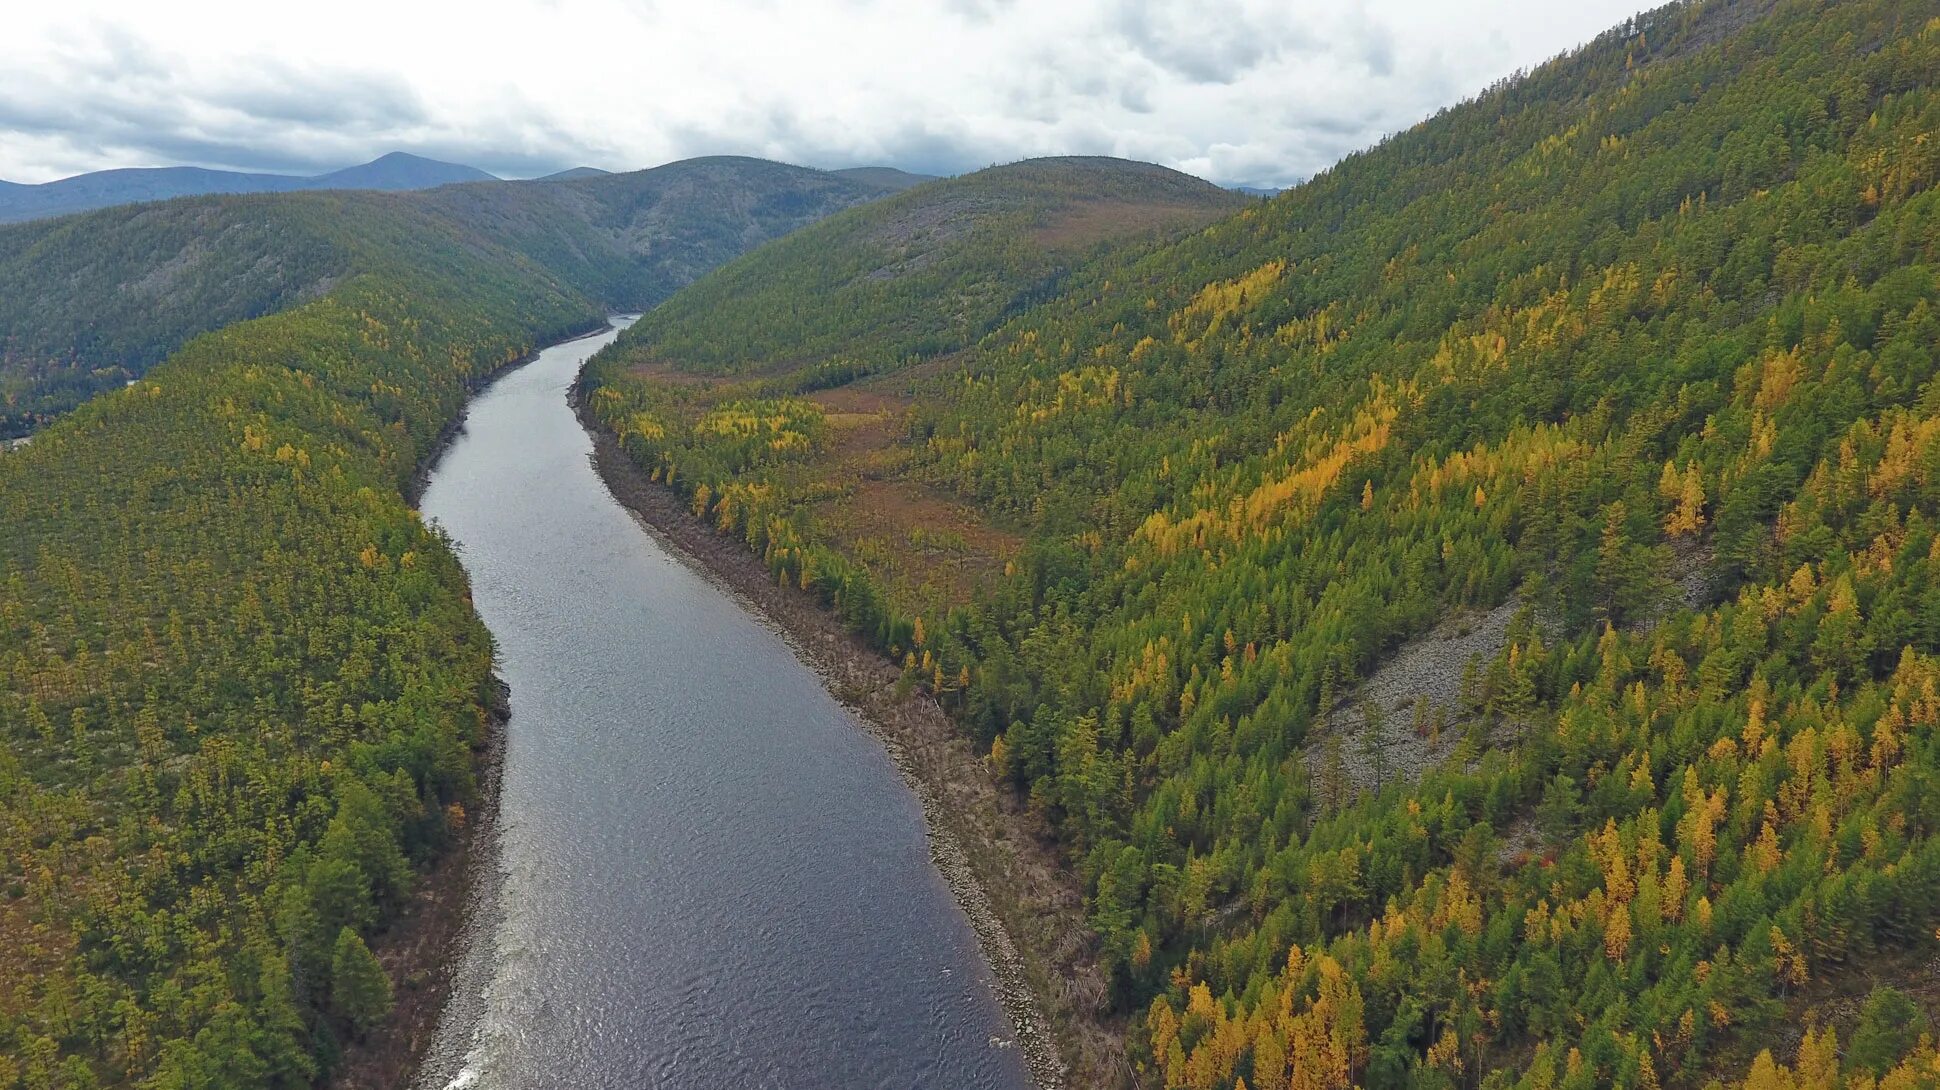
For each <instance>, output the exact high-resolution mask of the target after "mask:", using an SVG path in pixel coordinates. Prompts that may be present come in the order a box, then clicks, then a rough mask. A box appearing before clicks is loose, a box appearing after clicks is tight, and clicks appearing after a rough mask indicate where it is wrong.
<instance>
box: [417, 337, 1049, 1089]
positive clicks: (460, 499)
mask: <svg viewBox="0 0 1940 1090" xmlns="http://www.w3.org/2000/svg"><path fill="white" fill-rule="evenodd" d="M612 337H613V333H611V332H608V333H605V334H602V335H600V336H598V337H592V338H587V339H584V340H578V341H573V342H570V343H568V344H564V345H560V346H558V347H555V348H551V349H548V350H546V351H545V352H543V353H541V354H540V356H539V359H538V360H537V361H536V362H534V363H532V364H530V365H528V366H526V367H523V368H521V369H520V370H518V371H514V372H512V373H511V374H509V375H507V376H505V377H504V378H502V379H500V380H499V381H498V382H497V383H496V384H495V385H493V386H492V387H491V388H490V389H489V390H487V391H486V392H485V393H484V394H482V395H481V396H480V397H479V398H478V399H477V400H476V401H475V402H474V403H473V405H472V408H471V413H470V417H469V419H468V422H467V425H466V429H465V433H464V434H463V435H462V436H461V437H460V438H459V439H458V440H457V442H456V443H455V444H453V446H452V447H451V449H450V450H449V451H448V452H447V454H446V455H445V457H444V458H443V459H442V461H441V462H440V463H439V465H438V468H437V470H436V472H435V473H434V475H433V477H432V481H431V485H430V488H429V489H428V490H427V491H426V493H425V495H424V500H423V509H424V512H425V514H426V515H427V517H430V518H432V519H435V520H436V521H438V522H439V523H441V524H443V526H444V527H445V528H446V529H447V530H448V531H449V532H450V533H451V534H452V536H453V537H454V538H455V539H456V541H457V543H458V546H459V550H460V553H461V555H462V556H463V558H464V561H465V566H466V568H467V569H469V571H470V572H471V577H472V584H473V591H474V595H475V598H476V601H477V604H478V609H479V612H480V613H481V614H482V615H483V616H484V618H485V621H486V623H487V624H489V625H490V626H491V629H492V632H493V634H494V635H495V636H496V637H497V639H498V642H499V650H500V659H501V668H502V671H503V673H504V676H505V679H506V680H507V681H508V682H510V683H511V686H512V718H511V723H510V725H509V727H508V740H507V747H506V760H505V775H504V786H503V793H502V801H501V818H500V832H501V839H502V853H503V855H502V860H501V863H502V867H503V871H504V875H503V879H502V882H501V883H500V887H499V889H498V891H497V894H496V905H495V911H494V912H493V913H491V914H488V915H487V917H486V923H485V925H484V926H482V927H481V928H480V931H479V935H478V937H477V938H475V940H474V944H473V945H474V949H473V950H472V951H471V954H470V956H469V959H468V963H467V964H466V965H465V966H464V967H462V968H461V970H460V972H459V978H458V984H457V987H456V989H455V990H456V993H457V994H456V995H455V996H454V1000H453V1009H452V1011H451V1012H450V1013H449V1014H448V1016H447V1018H446V1025H445V1026H444V1028H443V1030H442V1032H441V1045H440V1048H439V1049H438V1050H437V1053H436V1055H434V1057H433V1060H432V1061H431V1063H430V1064H429V1067H428V1070H427V1085H429V1086H431V1087H433V1088H434V1090H435V1088H436V1087H438V1086H443V1085H447V1084H454V1085H458V1086H477V1087H481V1088H500V1087H503V1088H508V1090H512V1088H527V1087H531V1088H538V1087H575V1088H577V1087H587V1088H596V1087H717V1086H721V1087H730V1086H731V1087H898V1088H900V1087H952V1088H953V1087H1022V1086H1026V1085H1028V1079H1027V1077H1026V1075H1025V1072H1024V1065H1023V1061H1022V1059H1021V1057H1020V1056H1019V1054H1018V1052H1017V1050H1016V1049H1015V1048H1014V1047H1010V1044H1009V1036H1010V1030H1009V1026H1008V1023H1007V1022H1006V1021H1005V1019H1004V1017H1003V1014H1002V1011H1001V1009H1000V1008H999V1007H998V1005H997V1003H996V1000H995V999H994V997H993V995H992V991H991V982H990V978H989V972H988V970H987V969H986V968H985V967H984V966H983V963H982V960H981V959H980V957H979V956H978V952H977V946H976V938H975V935H974V934H973V933H972V932H971V930H970V927H969V924H968V922H967V921H966V920H965V919H964V917H963V914H962V913H961V912H960V911H959V910H958V908H957V907H956V904H955V901H954V900H953V899H952V897H951V895H950V892H949V890H948V888H947V887H946V886H945V885H944V883H943V881H942V879H941V878H940V877H939V876H938V875H937V873H936V871H935V870H934V868H932V867H931V865H930V861H929V855H928V850H927V847H926V844H925V839H924V832H923V821H922V813H921V810H920V807H919V806H918V804H917V802H916V800H915V798H914V797H913V796H912V795H911V794H910V792H909V791H908V789H907V788H906V787H905V786H904V785H903V783H902V782H901V780H900V779H899V778H898V776H897V774H896V771H895V769H894V768H893V767H892V766H891V765H890V763H889V761H888V759H887V757H886V756H885V755H884V753H883V751H882V749H881V747H880V746H879V745H878V744H877V743H876V742H874V741H873V740H872V739H871V738H869V737H868V736H867V735H865V734H864V733H863V732H862V731H861V730H860V729H859V728H858V726H857V725H856V724H855V723H854V722H852V721H851V719H850V718H849V715H848V713H847V712H846V711H844V710H843V708H842V707H841V706H840V705H838V704H836V703H835V701H834V700H833V699H832V698H830V697H829V695H828V694H827V693H826V692H825V691H824V690H823V688H822V687H821V685H820V683H819V681H818V680H817V678H816V676H815V675H814V674H813V673H811V672H810V671H809V670H808V669H807V668H806V667H804V666H803V665H802V664H801V663H800V662H799V661H798V660H797V659H796V658H795V657H794V656H793V655H792V654H791V653H790V651H789V650H788V648H787V646H786V645H785V644H784V643H783V642H782V640H781V639H780V637H778V636H777V635H776V634H775V633H773V632H772V631H771V630H769V629H768V628H766V627H764V626H763V625H762V624H761V623H760V622H758V621H756V620H755V619H754V618H753V617H751V616H749V615H748V613H747V612H745V611H744V610H743V609H742V608H741V606H740V605H738V604H737V603H736V602H734V601H733V600H732V599H730V598H728V597H727V596H725V595H724V594H722V593H721V591H719V590H718V589H716V588H715V587H714V586H712V585H711V584H710V583H708V582H707V581H706V580H705V579H703V578H701V577H700V576H699V575H697V574H696V573H694V572H693V571H691V570H689V569H688V568H687V567H685V566H684V565H683V564H681V563H680V562H679V561H677V560H675V559H673V558H672V557H671V556H669V555H668V554H667V553H666V552H665V551H664V550H663V549H662V548H661V547H660V545H659V544H658V543H657V542H656V541H655V540H654V539H653V538H652V537H651V536H649V535H648V534H647V533H646V532H645V531H643V530H642V529H641V528H640V527H639V526H638V525H637V524H636V523H635V522H634V521H633V519H632V518H631V516H630V515H628V514H627V513H626V512H625V511H624V510H623V509H622V508H620V506H619V505H618V504H616V503H615V502H614V501H613V499H612V498H611V497H610V496H609V495H608V494H607V491H606V488H605V486H604V485H603V484H602V483H601V482H600V480H599V478H598V477H597V476H596V475H595V474H594V472H593V470H592V468H591V466H590V463H589V461H588V457H589V453H590V450H591V443H590V442H589V440H588V438H587V436H586V434H585V432H584V431H583V430H582V429H581V428H580V426H579V424H578V422H577V421H576V420H575V419H574V417H573V415H572V413H571V411H570V409H569V408H568V406H567V404H566V388H567V386H568V385H569V384H570V383H571V381H572V379H573V376H574V374H575V373H576V372H577V370H578V368H579V365H580V363H581V361H583V360H584V359H585V357H586V356H588V355H590V354H591V353H592V352H593V351H594V350H596V349H597V348H599V347H600V346H602V345H604V344H606V343H607V342H608V341H610V340H611V339H612Z"/></svg>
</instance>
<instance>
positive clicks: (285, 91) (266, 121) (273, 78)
mask: <svg viewBox="0 0 1940 1090" xmlns="http://www.w3.org/2000/svg"><path fill="white" fill-rule="evenodd" d="M1635 3H1636V0H1582V2H1579V3H1574V4H1555V3H1552V2H1549V0H1489V2H1483V0H1476V2H1472V3H1467V4H1454V3H1446V2H1443V3H1437V2H1435V0H1325V2H1321V0H1312V2H1307V3H1293V2H1286V0H1280V2H1270V0H1142V2H1141V0H1121V2H1111V0H900V2H898V0H712V2H701V3H693V2H678V3H676V2H665V3H657V2H654V0H632V2H629V0H493V2H492V3H490V4H479V3H476V2H472V0H467V2H464V3H456V2H448V0H339V2H336V3H332V4H328V5H273V4H262V3H260V2H259V0H252V2H249V3H239V2H235V0H182V2H178V3H170V4H152V3H141V2H139V0H62V2H61V3H59V4H37V5H32V6H31V8H29V10H25V11H14V12H10V13H9V16H8V24H9V25H8V33H7V34H6V35H5V36H4V37H0V70H4V71H6V72H7V73H8V76H7V79H6V80H5V82H4V83H3V84H0V177H4V178H9V179H12V180H15V181H44V180H47V179H49V178H54V177H60V176H64V175H67V174H72V173H76V172H79V171H84V170H94V169H100V168H103V167H110V166H151V165H161V164H165V163H178V162H182V163H194V164H198V165H204V166H219V167H232V168H241V169H264V170H292V171H308V170H316V169H326V168H330V167H335V166H341V165H345V164H348V163H350V162H354V161H359V160H362V159H368V158H371V157H374V156H376V155H378V154H381V153H383V152H386V151H391V150H408V151H416V152H419V153H421V154H427V155H433V156H438V157H442V158H449V159H455V160H459V161H463V162H469V163H473V164H474V165H478V166H482V167H484V168H485V169H487V170H492V171H494V172H496V173H502V174H508V175H518V174H530V173H541V172H544V171H546V170H550V169H555V168H557V167H562V166H569V165H576V164H579V163H582V162H583V163H589V164H591V165H594V166H601V167H606V168H608V169H616V170H619V169H633V168H637V167H642V166H651V165H654V164H657V163H661V162H666V161H668V160H671V159H678V158H684V157H687V156H691V155H706V154H715V153H739V154H753V155H762V156H767V157H770V158H777V159H784V160H788V161H792V162H799V163H807V164H811V165H816V166H848V165H857V164H864V163H869V164H874V163H889V164H893V165H897V166H902V167H904V168H906V169H911V170H919V171H929V172H955V171H960V170H966V169H974V168H975V167H978V166H983V165H986V164H988V163H993V162H1003V161H1008V160H1012V159H1017V158H1022V157H1025V156H1032V155H1049V154H1067V153H1068V154H1111V155H1123V156H1127V157H1130V158H1140V159H1150V160H1153V161H1156V162H1161V163H1165V164H1166V165H1169V166H1175V167H1179V168H1181V169H1185V170H1189V171H1192V172H1193V173H1197V174H1200V175H1203V176H1206V177H1209V178H1211V179H1213V180H1214V181H1218V182H1222V183H1229V184H1232V183H1249V184H1268V185H1277V184H1286V183H1288V182H1291V181H1295V180H1297V179H1299V178H1302V177H1305V176H1307V175H1310V174H1312V173H1313V172H1315V171H1317V170H1319V169H1321V168H1323V167H1325V166H1327V165H1328V164H1329V163H1332V162H1333V161H1335V160H1336V159H1338V158H1340V156H1342V155H1343V154H1345V153H1347V152H1349V151H1352V150H1354V149H1356V148H1359V147H1363V146H1365V145H1367V144H1368V143H1370V142H1372V141H1373V140H1375V139H1378V138H1379V137H1380V136H1381V135H1382V134H1384V133H1387V132H1391V131H1394V130H1396V129H1400V128H1404V127H1406V126H1407V125H1410V124H1412V123H1413V122H1415V121H1417V120H1419V119H1420V118H1421V117H1423V116H1426V115H1427V114H1429V113H1432V112H1433V111H1434V110H1436V109H1437V108H1439V107H1441V106H1444V105H1447V104H1449V103H1451V102H1453V101H1455V100H1457V99H1459V98H1461V97H1464V96H1466V95H1469V94H1473V93H1474V92H1476V91H1478V90H1480V89H1482V88H1483V87H1485V86H1486V85H1488V84H1489V83H1490V82H1492V81H1494V80H1495V79H1497V78H1499V77H1501V76H1503V75H1506V74H1507V73H1508V72H1510V71H1512V70H1514V69H1516V68H1519V67H1529V66H1532V65H1534V64H1536V63H1538V62H1540V61H1542V60H1544V59H1546V58H1547V57H1549V56H1551V55H1553V54H1555V53H1557V52H1560V51H1562V50H1564V49H1567V48H1569V47H1571V46H1574V45H1576V44H1578V43H1579V42H1582V41H1584V40H1587V39H1588V38H1590V37H1593V36H1594V35H1595V34H1597V33H1598V32H1600V31H1601V30H1602V29H1604V28H1605V27H1606V26H1608V25H1612V24H1615V23H1617V22H1620V21H1621V20H1622V19H1623V18H1624V17H1625V16H1626V15H1628V14H1629V13H1630V12H1631V11H1632V10H1633V5H1634V4H1635Z"/></svg>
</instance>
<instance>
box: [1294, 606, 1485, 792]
mask: <svg viewBox="0 0 1940 1090" xmlns="http://www.w3.org/2000/svg"><path fill="white" fill-rule="evenodd" d="M1522 607H1523V600H1522V596H1521V595H1519V594H1512V595H1510V596H1509V599H1508V600H1507V601H1505V602H1503V603H1502V604H1501V605H1499V606H1497V607H1495V608H1494V609H1491V610H1488V611H1486V612H1478V611H1474V610H1464V611H1463V612H1460V613H1457V614H1454V615H1453V616H1450V617H1447V618H1445V619H1444V620H1443V621H1442V622H1441V623H1440V624H1437V625H1436V626H1435V627H1434V628H1433V629H1430V630H1429V631H1428V632H1427V633H1426V634H1424V635H1422V636H1419V637H1417V638H1415V639H1413V640H1410V641H1409V642H1407V643H1406V644H1403V645H1402V646H1401V648H1400V649H1399V650H1397V651H1396V652H1395V653H1394V654H1393V655H1391V656H1389V658H1388V660H1387V661H1386V662H1384V663H1382V664H1381V666H1380V668H1379V669H1377V670H1375V671H1374V673H1373V674H1371V675H1369V676H1368V679H1367V682H1366V683H1365V684H1364V685H1362V686H1361V688H1360V689H1359V691H1357V692H1355V693H1353V694H1350V695H1349V697H1348V698H1347V699H1345V700H1343V701H1342V702H1341V703H1339V704H1338V705H1336V706H1335V708H1334V710H1333V712H1331V713H1330V714H1329V715H1328V716H1327V719H1326V721H1325V725H1324V727H1323V728H1322V729H1321V730H1320V731H1317V732H1316V734H1315V737H1314V739H1313V740H1312V741H1311V742H1310V743H1309V744H1308V747H1307V760H1308V767H1310V768H1316V769H1317V768H1321V767H1322V765H1323V762H1324V761H1325V760H1326V759H1327V758H1326V756H1325V755H1324V750H1325V747H1326V741H1327V738H1328V737H1329V736H1338V737H1339V738H1340V740H1341V744H1340V752H1341V764H1342V769H1341V770H1342V771H1343V772H1344V773H1345V775H1346V778H1347V780H1348V786H1349V789H1350V794H1356V795H1357V794H1359V793H1360V792H1362V791H1369V790H1374V789H1375V787H1376V781H1377V780H1378V781H1380V783H1381V784H1382V785H1385V784H1388V783H1393V782H1396V781H1405V780H1414V779H1418V778H1420V776H1421V774H1422V773H1423V772H1425V771H1427V770H1428V768H1429V767H1431V766H1432V765H1435V764H1439V763H1440V762H1442V761H1445V760H1447V759H1448V758H1449V757H1451V756H1453V755H1454V754H1455V752H1456V751H1457V750H1458V749H1459V748H1460V743H1461V740H1462V737H1463V731H1462V729H1461V728H1462V726H1463V725H1464V724H1463V723H1462V721H1461V720H1460V718H1459V704H1460V698H1461V693H1462V674H1463V672H1464V671H1465V670H1467V668H1468V665H1469V663H1470V662H1475V663H1476V665H1477V669H1478V671H1479V670H1480V668H1482V667H1484V666H1486V665H1487V664H1488V663H1489V661H1490V660H1491V659H1493V658H1495V656H1496V655H1497V654H1499V653H1500V652H1501V651H1502V648H1503V647H1504V646H1505V645H1506V644H1507V642H1508V636H1509V625H1510V623H1511V622H1512V621H1514V620H1515V616H1516V614H1517V613H1518V612H1520V611H1521V610H1522ZM1417 705H1421V706H1422V712H1421V714H1422V715H1423V716H1424V717H1426V719H1427V720H1428V721H1430V722H1432V721H1433V720H1434V718H1435V717H1436V716H1439V717H1440V719H1441V730H1440V732H1439V734H1437V735H1430V736H1424V735H1422V734H1418V733H1416V729H1415V728H1416V722H1417V712H1416V707H1417ZM1364 706H1367V707H1373V708H1375V709H1377V710H1378V713H1379V716H1380V718H1381V720H1382V722H1381V730H1380V737H1379V741H1378V742H1377V743H1375V744H1376V745H1378V747H1379V750H1380V764H1381V765H1382V767H1380V768H1377V767H1376V764H1375V760H1374V759H1373V754H1372V753H1371V752H1369V746H1368V744H1367V741H1366V735H1367V729H1368V728H1367V717H1366V715H1365V714H1364V712H1363V707H1364Z"/></svg>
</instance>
